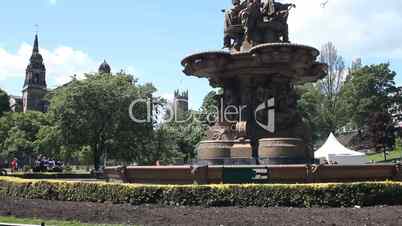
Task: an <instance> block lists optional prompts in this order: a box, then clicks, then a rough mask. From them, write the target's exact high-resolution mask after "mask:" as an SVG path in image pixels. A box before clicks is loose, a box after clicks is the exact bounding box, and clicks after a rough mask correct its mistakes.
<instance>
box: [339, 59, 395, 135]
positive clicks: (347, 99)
mask: <svg viewBox="0 0 402 226" xmlns="http://www.w3.org/2000/svg"><path fill="white" fill-rule="evenodd" d="M395 76H396V73H395V72H394V71H391V69H390V68H389V64H378V65H370V66H364V67H362V68H361V69H359V70H356V71H354V72H353V73H352V74H350V76H349V77H348V80H347V81H346V82H345V85H344V87H343V89H342V105H343V106H344V107H343V111H345V113H346V114H347V115H349V116H350V118H351V121H352V122H353V123H354V124H355V125H356V126H357V127H358V128H363V127H365V126H367V124H368V120H369V118H370V116H371V114H373V113H375V112H384V113H388V109H390V108H391V107H392V106H393V105H394V104H401V103H402V99H401V96H400V95H399V94H398V92H397V91H398V89H397V87H396V86H395V80H394V79H395ZM388 114H389V113H388Z"/></svg>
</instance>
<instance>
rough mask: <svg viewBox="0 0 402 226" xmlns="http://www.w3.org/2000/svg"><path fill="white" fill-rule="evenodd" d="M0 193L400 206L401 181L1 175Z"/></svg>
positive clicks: (188, 202) (196, 202)
mask: <svg viewBox="0 0 402 226" xmlns="http://www.w3.org/2000/svg"><path fill="white" fill-rule="evenodd" d="M0 195H5V196H8V197H18V198H27V199H45V200H59V201H77V202H81V201H86V202H113V203H116V204H117V203H131V204H133V205H142V204H157V205H168V206H206V207H212V206H216V207H221V206H241V207H247V206H257V207H353V206H357V205H358V206H375V205H402V183H397V182H382V183H350V184H301V185H205V186H199V185H191V186H174V185H172V186H169V185H166V186H165V185H163V186H148V185H128V184H108V183H79V182H61V181H34V180H25V179H18V178H11V177H1V178H0Z"/></svg>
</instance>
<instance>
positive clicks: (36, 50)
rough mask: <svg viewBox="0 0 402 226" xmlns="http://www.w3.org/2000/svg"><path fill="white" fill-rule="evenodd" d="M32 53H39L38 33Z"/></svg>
mask: <svg viewBox="0 0 402 226" xmlns="http://www.w3.org/2000/svg"><path fill="white" fill-rule="evenodd" d="M32 53H34V54H35V53H39V41H38V34H37V33H36V34H35V41H34V46H33V50H32Z"/></svg>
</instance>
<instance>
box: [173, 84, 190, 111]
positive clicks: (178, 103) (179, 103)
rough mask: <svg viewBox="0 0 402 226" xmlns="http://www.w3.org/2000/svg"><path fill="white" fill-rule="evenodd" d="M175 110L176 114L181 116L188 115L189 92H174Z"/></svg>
mask: <svg viewBox="0 0 402 226" xmlns="http://www.w3.org/2000/svg"><path fill="white" fill-rule="evenodd" d="M173 109H174V112H175V113H177V114H179V115H181V114H184V113H187V112H188V111H189V107H188V90H186V91H183V92H180V90H176V91H175V92H174V98H173Z"/></svg>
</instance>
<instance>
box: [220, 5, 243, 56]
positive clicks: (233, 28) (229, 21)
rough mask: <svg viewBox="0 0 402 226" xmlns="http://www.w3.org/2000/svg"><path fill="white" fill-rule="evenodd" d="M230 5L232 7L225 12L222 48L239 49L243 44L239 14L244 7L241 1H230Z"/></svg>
mask: <svg viewBox="0 0 402 226" xmlns="http://www.w3.org/2000/svg"><path fill="white" fill-rule="evenodd" d="M232 4H233V7H232V8H231V9H229V10H226V11H225V30H224V32H225V33H224V48H232V47H234V48H236V49H240V46H241V44H242V42H243V30H242V27H241V19H240V12H241V11H242V10H243V9H244V8H245V5H244V2H241V0H232ZM232 41H233V43H232Z"/></svg>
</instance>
